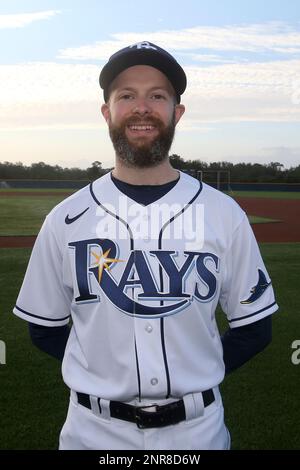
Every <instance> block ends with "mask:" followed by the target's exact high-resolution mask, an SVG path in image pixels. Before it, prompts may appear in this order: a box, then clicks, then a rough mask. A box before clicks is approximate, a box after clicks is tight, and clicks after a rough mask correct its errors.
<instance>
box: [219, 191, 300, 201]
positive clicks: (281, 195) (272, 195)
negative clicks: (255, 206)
mask: <svg viewBox="0 0 300 470" xmlns="http://www.w3.org/2000/svg"><path fill="white" fill-rule="evenodd" d="M227 194H228V195H229V196H231V197H233V198H236V197H255V198H260V197H262V198H268V199H300V191H298V192H296V191H295V192H293V191H282V192H279V191H228V192H227Z"/></svg>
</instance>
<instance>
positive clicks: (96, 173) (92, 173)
mask: <svg viewBox="0 0 300 470" xmlns="http://www.w3.org/2000/svg"><path fill="white" fill-rule="evenodd" d="M86 172H87V176H88V179H89V180H90V181H94V180H96V179H97V178H99V177H100V176H102V175H103V173H104V172H103V169H102V163H101V162H99V161H98V160H96V161H95V162H93V163H92V166H90V167H89V168H88V169H87V170H86Z"/></svg>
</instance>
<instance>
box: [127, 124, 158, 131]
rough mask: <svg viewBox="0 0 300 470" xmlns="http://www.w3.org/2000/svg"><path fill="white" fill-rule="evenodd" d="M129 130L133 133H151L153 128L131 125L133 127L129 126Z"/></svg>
mask: <svg viewBox="0 0 300 470" xmlns="http://www.w3.org/2000/svg"><path fill="white" fill-rule="evenodd" d="M129 128H130V129H132V130H134V131H151V130H152V129H154V126H142V125H140V126H137V125H133V126H129Z"/></svg>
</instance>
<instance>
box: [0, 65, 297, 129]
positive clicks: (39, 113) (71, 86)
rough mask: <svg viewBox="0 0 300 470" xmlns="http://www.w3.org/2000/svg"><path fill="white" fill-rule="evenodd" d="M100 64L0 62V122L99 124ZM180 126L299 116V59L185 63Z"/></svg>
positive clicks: (291, 119) (292, 119)
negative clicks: (12, 63) (257, 61)
mask: <svg viewBox="0 0 300 470" xmlns="http://www.w3.org/2000/svg"><path fill="white" fill-rule="evenodd" d="M99 72H100V67H98V66H97V65H93V64H62V63H55V62H40V63H36V62H34V63H27V64H19V65H0V127H1V128H2V129H3V128H11V127H14V126H16V127H18V128H20V127H22V128H23V127H33V126H36V127H40V126H43V127H45V126H47V125H49V127H53V126H55V125H57V126H68V127H69V126H72V125H74V127H75V128H77V127H78V126H79V125H80V123H82V125H83V126H88V125H90V126H91V127H94V126H100V125H103V126H104V123H102V119H101V116H100V104H101V102H102V91H101V90H100V87H99V83H98V77H99ZM186 72H187V77H188V88H187V91H186V92H185V94H184V96H183V103H184V104H185V105H186V114H185V116H184V119H183V120H182V123H180V126H181V128H182V129H185V130H192V129H196V128H199V129H200V128H204V129H207V128H208V129H210V128H211V125H212V124H214V123H218V122H242V121H248V122H249V121H252V122H254V121H256V122H300V99H298V98H299V96H300V82H299V78H298V77H299V76H300V60H289V61H288V60H286V61H273V62H266V63H241V64H230V63H229V64H222V65H209V66H204V65H201V66H193V67H186Z"/></svg>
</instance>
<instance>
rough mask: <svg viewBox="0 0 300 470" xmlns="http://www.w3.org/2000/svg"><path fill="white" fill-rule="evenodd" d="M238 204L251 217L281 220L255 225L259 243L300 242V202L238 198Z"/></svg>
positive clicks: (254, 229)
mask: <svg viewBox="0 0 300 470" xmlns="http://www.w3.org/2000/svg"><path fill="white" fill-rule="evenodd" d="M237 202H238V203H239V204H240V206H241V207H242V208H243V209H244V210H245V212H246V213H247V214H249V215H256V216H260V217H269V218H271V219H277V220H280V222H274V223H261V224H253V225H252V227H253V231H254V233H255V236H256V238H257V240H258V241H259V242H277V243H278V242H300V200H299V199H268V198H238V199H237Z"/></svg>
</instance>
